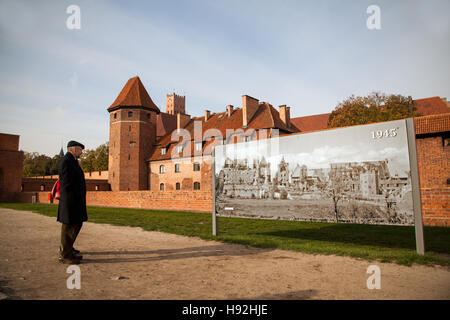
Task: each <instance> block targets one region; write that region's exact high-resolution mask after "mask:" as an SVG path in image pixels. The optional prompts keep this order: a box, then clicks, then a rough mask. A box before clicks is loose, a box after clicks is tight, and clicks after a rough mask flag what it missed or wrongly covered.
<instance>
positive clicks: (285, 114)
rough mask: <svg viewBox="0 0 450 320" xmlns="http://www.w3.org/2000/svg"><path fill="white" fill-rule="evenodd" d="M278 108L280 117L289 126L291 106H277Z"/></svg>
mask: <svg viewBox="0 0 450 320" xmlns="http://www.w3.org/2000/svg"><path fill="white" fill-rule="evenodd" d="M279 109H280V119H281V121H283V122H284V124H285V125H286V126H287V127H288V128H289V127H290V126H291V108H290V107H286V105H285V104H284V105H282V106H279Z"/></svg>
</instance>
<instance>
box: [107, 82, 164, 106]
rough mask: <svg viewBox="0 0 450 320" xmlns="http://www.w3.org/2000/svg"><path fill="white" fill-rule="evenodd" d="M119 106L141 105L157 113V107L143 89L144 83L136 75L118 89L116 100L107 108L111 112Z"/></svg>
mask: <svg viewBox="0 0 450 320" xmlns="http://www.w3.org/2000/svg"><path fill="white" fill-rule="evenodd" d="M120 107H143V108H146V109H150V110H153V111H156V112H157V113H159V112H160V111H159V108H158V107H157V106H156V105H155V104H154V103H153V101H152V99H151V98H150V96H149V95H148V92H147V90H145V87H144V85H143V84H142V82H141V79H139V77H138V76H136V77H133V78H131V79H129V80H128V81H127V83H126V84H125V86H124V87H123V89H122V91H120V93H119V95H118V96H117V98H116V100H115V101H114V102H113V104H112V105H111V106H110V107H109V108H108V111H109V112H111V111H113V110H116V109H118V108H120Z"/></svg>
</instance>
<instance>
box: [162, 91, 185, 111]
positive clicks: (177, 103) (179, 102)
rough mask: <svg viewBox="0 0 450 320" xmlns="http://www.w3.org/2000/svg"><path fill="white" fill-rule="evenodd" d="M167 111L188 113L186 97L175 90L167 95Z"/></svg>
mask: <svg viewBox="0 0 450 320" xmlns="http://www.w3.org/2000/svg"><path fill="white" fill-rule="evenodd" d="M166 113H168V114H174V115H175V114H177V113H181V114H186V97H185V96H179V95H177V94H176V93H175V92H173V93H172V94H168V95H166Z"/></svg>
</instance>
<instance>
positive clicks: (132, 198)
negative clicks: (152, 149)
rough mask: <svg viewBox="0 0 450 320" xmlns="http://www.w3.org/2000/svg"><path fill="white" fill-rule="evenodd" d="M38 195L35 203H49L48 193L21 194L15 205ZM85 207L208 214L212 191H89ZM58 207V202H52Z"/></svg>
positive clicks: (210, 206)
mask: <svg viewBox="0 0 450 320" xmlns="http://www.w3.org/2000/svg"><path fill="white" fill-rule="evenodd" d="M34 195H37V202H38V203H50V201H49V200H48V192H20V193H17V196H16V198H15V199H14V201H19V202H32V196H34ZM86 202H87V205H88V206H101V207H114V208H140V209H154V210H173V211H191V212H211V211H212V195H211V191H164V192H152V191H88V192H87V195H86ZM54 203H58V201H57V200H56V201H54Z"/></svg>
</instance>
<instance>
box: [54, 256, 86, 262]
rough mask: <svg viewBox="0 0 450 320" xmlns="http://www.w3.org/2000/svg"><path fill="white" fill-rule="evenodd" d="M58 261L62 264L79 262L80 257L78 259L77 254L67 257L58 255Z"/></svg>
mask: <svg viewBox="0 0 450 320" xmlns="http://www.w3.org/2000/svg"><path fill="white" fill-rule="evenodd" d="M59 262H61V263H64V264H80V262H81V259H79V258H78V257H77V256H71V257H69V258H63V257H59Z"/></svg>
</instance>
